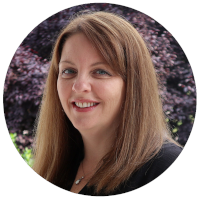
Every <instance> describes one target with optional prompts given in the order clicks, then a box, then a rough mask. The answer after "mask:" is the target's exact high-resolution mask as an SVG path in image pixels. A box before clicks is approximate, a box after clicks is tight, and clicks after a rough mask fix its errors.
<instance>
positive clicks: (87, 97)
mask: <svg viewBox="0 0 200 200" xmlns="http://www.w3.org/2000/svg"><path fill="white" fill-rule="evenodd" d="M57 89H58V95H59V98H60V101H61V104H62V107H63V109H64V111H65V113H66V114H67V116H68V118H69V119H70V121H71V122H72V124H73V125H74V127H75V128H76V129H78V130H79V131H80V132H82V131H87V130H91V131H93V132H95V131H102V130H106V132H107V131H113V130H114V129H115V128H116V127H117V125H118V124H119V114H120V108H121V106H122V103H123V100H124V81H123V80H122V78H121V77H120V76H119V75H116V74H115V73H114V72H113V71H112V70H111V68H110V67H109V65H108V64H107V62H106V61H105V59H104V58H103V57H102V55H101V54H100V52H99V51H98V50H97V49H96V48H95V47H94V46H93V45H92V43H91V42H90V41H89V40H88V39H87V37H86V36H85V35H84V34H82V33H77V34H75V35H73V36H71V37H69V38H68V39H67V41H66V42H65V44H64V46H63V50H62V55H61V60H60V63H59V76H58V81H57Z"/></svg>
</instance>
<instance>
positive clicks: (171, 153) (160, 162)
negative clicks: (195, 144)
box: [118, 143, 182, 193]
mask: <svg viewBox="0 0 200 200" xmlns="http://www.w3.org/2000/svg"><path fill="white" fill-rule="evenodd" d="M181 151H182V148H181V147H179V146H177V145H175V144H173V143H166V144H164V145H163V146H162V148H161V149H160V151H159V153H158V154H157V155H156V156H155V157H154V158H152V159H151V160H150V161H148V162H147V163H146V164H144V165H143V166H142V167H141V168H140V169H139V170H138V171H137V172H135V173H134V174H133V175H132V176H131V177H130V178H129V179H128V181H127V182H126V184H125V185H124V186H123V187H121V188H120V192H121V193H124V192H128V191H131V190H134V189H137V188H139V187H141V186H143V185H146V184H147V183H149V182H151V181H152V180H154V179H155V178H157V177H158V176H159V175H161V174H162V173H163V172H164V171H165V170H166V169H167V168H168V167H169V166H170V165H171V164H172V163H173V162H174V161H175V160H176V158H177V157H178V156H179V154H180V153H181ZM118 192H119V191H118Z"/></svg>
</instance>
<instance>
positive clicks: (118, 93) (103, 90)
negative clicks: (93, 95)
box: [98, 79, 124, 110]
mask: <svg viewBox="0 0 200 200" xmlns="http://www.w3.org/2000/svg"><path fill="white" fill-rule="evenodd" d="M98 93H99V96H100V98H101V99H102V100H103V101H104V103H105V104H106V105H107V106H108V109H109V110H111V109H113V107H119V106H121V104H122V102H123V99H124V82H123V80H121V79H117V80H114V81H113V80H112V81H110V82H109V81H108V82H107V83H105V84H101V86H100V87H99V88H98Z"/></svg>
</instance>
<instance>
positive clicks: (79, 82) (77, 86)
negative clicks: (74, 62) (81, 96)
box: [72, 76, 91, 93]
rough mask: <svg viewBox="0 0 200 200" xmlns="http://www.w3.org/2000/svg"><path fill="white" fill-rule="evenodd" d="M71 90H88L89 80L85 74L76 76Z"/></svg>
mask: <svg viewBox="0 0 200 200" xmlns="http://www.w3.org/2000/svg"><path fill="white" fill-rule="evenodd" d="M72 91H74V92H76V93H82V92H90V91H91V84H90V82H89V78H88V77H86V76H80V77H77V79H76V80H75V82H74V84H73V86H72Z"/></svg>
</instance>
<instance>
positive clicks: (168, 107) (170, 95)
mask: <svg viewBox="0 0 200 200" xmlns="http://www.w3.org/2000/svg"><path fill="white" fill-rule="evenodd" d="M86 9H89V10H93V11H109V12H114V13H117V14H120V15H122V16H124V17H125V18H126V19H127V20H129V21H130V22H131V23H132V24H133V25H134V27H135V28H136V29H137V30H138V31H139V32H140V34H141V35H142V36H143V38H144V40H145V41H146V42H147V44H148V48H149V49H150V51H151V54H152V60H153V63H154V65H155V69H156V71H157V73H158V74H159V77H160V83H161V90H160V94H161V96H162V100H163V109H164V112H165V113H166V120H167V121H168V122H169V124H170V127H171V131H172V133H173V136H174V138H175V139H176V140H177V141H178V142H179V143H180V144H181V145H183V146H184V145H185V144H186V142H187V140H188V137H189V135H190V132H191V129H192V126H193V123H194V118H195V111H196V88H195V82H194V77H193V73H192V70H191V67H190V64H189V62H188V59H187V57H186V56H185V54H184V52H183V50H182V49H181V47H180V45H179V44H178V43H177V41H176V40H175V38H174V37H173V36H172V35H171V34H170V33H169V32H168V31H167V30H166V29H165V28H164V27H163V26H162V25H160V24H159V23H158V22H157V21H155V20H154V19H152V18H150V17H149V16H147V15H145V14H143V13H141V12H139V11H136V10H134V9H131V8H128V7H124V6H120V5H115V4H106V3H95V4H84V5H80V6H75V7H72V8H69V9H65V10H63V11H61V12H59V13H57V14H55V15H52V16H51V17H49V18H48V19H46V20H45V21H43V22H42V23H41V24H39V25H38V26H37V27H36V28H34V29H33V30H32V31H31V32H30V33H29V34H28V35H27V37H26V38H25V39H24V41H23V42H22V43H21V44H20V46H19V47H18V49H17V51H16V53H15V54H14V56H13V58H12V60H11V63H10V66H9V69H8V72H7V75H6V80H5V85H4V112H5V118H6V123H7V127H8V130H9V132H10V133H11V134H10V136H11V138H12V140H13V142H14V144H15V145H16V148H17V149H18V151H19V152H20V153H21V155H22V157H23V158H24V159H25V160H26V161H27V163H28V164H29V165H30V166H31V165H32V160H31V158H30V155H31V148H32V145H33V137H34V136H33V128H34V122H35V119H36V116H37V112H38V109H39V105H40V102H41V97H42V93H43V89H44V84H45V78H46V75H47V72H48V68H49V63H50V59H51V52H52V48H53V45H54V42H55V40H56V38H57V36H58V34H59V32H60V30H61V29H62V28H63V27H64V26H66V25H67V24H68V22H69V20H70V18H71V17H72V15H74V14H75V13H77V12H79V11H81V10H86Z"/></svg>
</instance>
